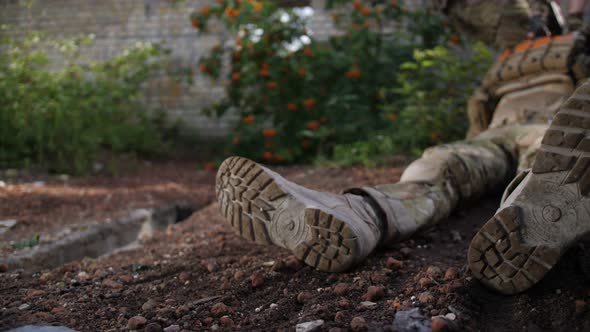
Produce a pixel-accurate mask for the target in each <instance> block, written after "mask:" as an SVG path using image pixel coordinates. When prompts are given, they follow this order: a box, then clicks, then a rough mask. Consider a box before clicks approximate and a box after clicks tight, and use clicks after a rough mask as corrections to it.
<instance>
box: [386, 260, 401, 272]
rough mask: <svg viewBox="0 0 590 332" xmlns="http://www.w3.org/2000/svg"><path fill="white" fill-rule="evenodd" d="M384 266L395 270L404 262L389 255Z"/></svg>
mask: <svg viewBox="0 0 590 332" xmlns="http://www.w3.org/2000/svg"><path fill="white" fill-rule="evenodd" d="M385 266H386V267H387V268H388V269H390V270H393V271H396V270H399V269H401V268H402V267H403V266H404V263H403V262H402V261H400V260H397V259H395V258H393V257H389V258H387V262H385Z"/></svg>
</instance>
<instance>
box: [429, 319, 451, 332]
mask: <svg viewBox="0 0 590 332" xmlns="http://www.w3.org/2000/svg"><path fill="white" fill-rule="evenodd" d="M450 330H451V328H450V324H449V322H448V321H447V320H446V319H445V318H442V317H432V332H448V331H450Z"/></svg>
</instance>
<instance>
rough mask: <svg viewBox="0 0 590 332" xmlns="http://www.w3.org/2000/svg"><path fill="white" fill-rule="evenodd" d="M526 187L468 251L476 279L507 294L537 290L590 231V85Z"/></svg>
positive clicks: (558, 121) (548, 136)
mask: <svg viewBox="0 0 590 332" xmlns="http://www.w3.org/2000/svg"><path fill="white" fill-rule="evenodd" d="M523 182H524V183H523V185H522V186H519V187H518V188H517V189H516V190H515V191H517V192H514V193H512V194H511V195H509V197H508V199H507V202H506V203H505V205H506V207H504V208H501V209H500V210H499V211H498V212H497V213H496V215H495V216H494V217H492V218H491V219H490V220H489V221H488V222H487V223H486V224H485V225H484V226H483V227H482V228H481V229H480V230H479V232H478V233H477V234H476V235H475V237H474V238H473V240H472V242H471V245H470V247H469V251H468V264H469V267H470V269H471V271H472V272H473V274H474V276H475V277H476V278H478V279H479V280H480V281H481V282H483V283H484V284H485V285H487V286H489V287H491V288H493V289H495V290H497V291H498V292H501V293H504V294H514V293H519V292H522V291H524V290H526V289H528V288H530V287H531V286H533V285H535V284H536V283H537V282H539V281H540V280H541V279H542V278H543V277H544V276H545V275H546V274H547V272H549V270H551V269H552V268H553V266H554V265H555V264H556V263H557V262H558V261H559V259H560V258H561V256H562V255H563V253H565V251H567V249H568V248H569V247H571V246H572V245H573V244H574V243H575V242H576V241H577V240H578V239H579V238H580V237H582V236H585V235H586V234H588V232H590V222H589V220H590V214H589V212H588V206H589V204H588V194H589V193H590V83H585V84H584V85H582V86H581V87H579V88H578V89H577V90H576V91H575V92H574V94H573V95H572V96H571V97H570V98H569V99H568V100H567V101H566V102H565V103H564V104H563V105H562V106H561V108H560V110H559V112H558V113H557V114H556V116H555V118H554V120H553V122H552V124H551V126H550V127H549V129H547V132H546V133H545V135H544V136H543V141H542V145H541V148H540V150H539V151H538V153H537V156H536V160H535V163H534V165H533V169H532V172H531V173H530V174H529V175H527V177H525V179H524V180H523Z"/></svg>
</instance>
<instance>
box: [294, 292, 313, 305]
mask: <svg viewBox="0 0 590 332" xmlns="http://www.w3.org/2000/svg"><path fill="white" fill-rule="evenodd" d="M312 298H313V294H312V293H311V292H307V291H305V292H301V293H299V294H297V298H296V300H297V303H299V304H304V303H307V302H309V300H311V299H312Z"/></svg>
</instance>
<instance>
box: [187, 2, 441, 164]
mask: <svg viewBox="0 0 590 332" xmlns="http://www.w3.org/2000/svg"><path fill="white" fill-rule="evenodd" d="M331 5H334V6H335V7H334V16H333V19H334V21H335V23H336V24H337V25H338V26H339V27H340V28H341V30H342V34H340V35H337V36H334V37H332V38H330V39H329V40H328V41H319V40H316V39H314V36H313V35H312V34H310V33H309V32H308V27H307V24H306V20H305V18H304V17H301V15H298V14H297V13H298V12H297V10H290V9H284V8H279V7H277V6H276V5H275V4H273V2H271V1H252V0H250V1H235V0H226V1H220V4H219V5H217V6H214V7H205V8H201V9H200V10H198V11H196V12H195V13H193V14H192V15H191V20H192V25H193V26H194V27H195V28H197V29H198V30H199V31H206V30H207V26H208V20H209V19H210V18H211V17H218V18H219V19H221V20H222V21H223V22H224V23H225V24H226V26H227V27H229V28H230V29H232V31H234V32H235V33H236V36H237V38H236V41H235V43H234V46H233V47H230V48H229V49H227V48H223V47H217V48H215V49H213V51H212V53H211V54H210V56H208V57H205V58H203V59H202V60H201V63H200V69H201V71H202V72H204V73H206V74H208V75H210V76H212V77H215V78H225V80H226V81H227V82H229V83H228V86H227V98H226V99H225V100H224V101H222V102H221V103H219V104H218V105H216V107H214V108H213V109H212V110H211V114H217V115H220V114H224V113H226V112H228V111H232V112H237V113H238V114H239V116H240V118H241V120H242V121H240V122H239V123H237V124H236V126H235V128H234V129H233V131H232V133H231V135H230V137H229V138H228V149H227V150H228V153H230V154H239V155H244V156H248V157H251V158H254V159H257V160H263V161H265V162H276V163H279V162H292V161H309V160H313V159H314V158H316V157H317V156H318V155H324V156H332V155H333V153H334V151H335V150H334V149H335V147H336V146H337V145H339V144H352V143H354V142H358V141H363V140H366V139H367V138H369V137H371V136H372V135H373V134H374V133H375V132H376V131H381V130H384V129H386V128H390V127H391V123H390V122H389V121H387V120H386V119H387V115H388V111H387V109H386V107H385V106H387V105H388V104H390V103H391V101H389V100H388V94H389V92H390V91H391V90H392V89H393V87H395V86H396V85H397V84H398V81H399V80H400V75H403V69H402V68H401V65H402V64H404V63H406V62H408V61H411V60H412V59H413V55H414V49H416V48H423V49H424V48H432V47H434V46H436V45H440V44H448V43H449V41H448V40H449V36H450V31H449V30H448V29H447V28H446V27H445V25H444V22H443V20H442V18H441V17H439V16H437V15H433V14H431V13H430V12H428V11H426V10H421V11H416V12H410V11H408V10H406V9H405V7H403V6H402V5H400V4H398V2H397V1H371V2H370V4H369V2H366V3H364V2H360V1H345V0H342V1H336V2H332V3H331ZM393 22H405V23H407V24H406V25H407V29H406V30H403V31H397V32H393V30H392V29H391V24H392V23H393ZM226 53H230V54H229V56H228V57H227V58H228V59H231V60H230V66H229V67H230V69H229V70H223V66H222V64H223V63H224V59H226V57H225V54H226ZM402 93H403V92H400V93H398V95H399V96H402ZM412 98H413V97H412ZM396 103H397V101H396ZM404 107H405V106H404ZM407 107H408V108H409V106H407ZM429 132H430V129H429Z"/></svg>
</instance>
